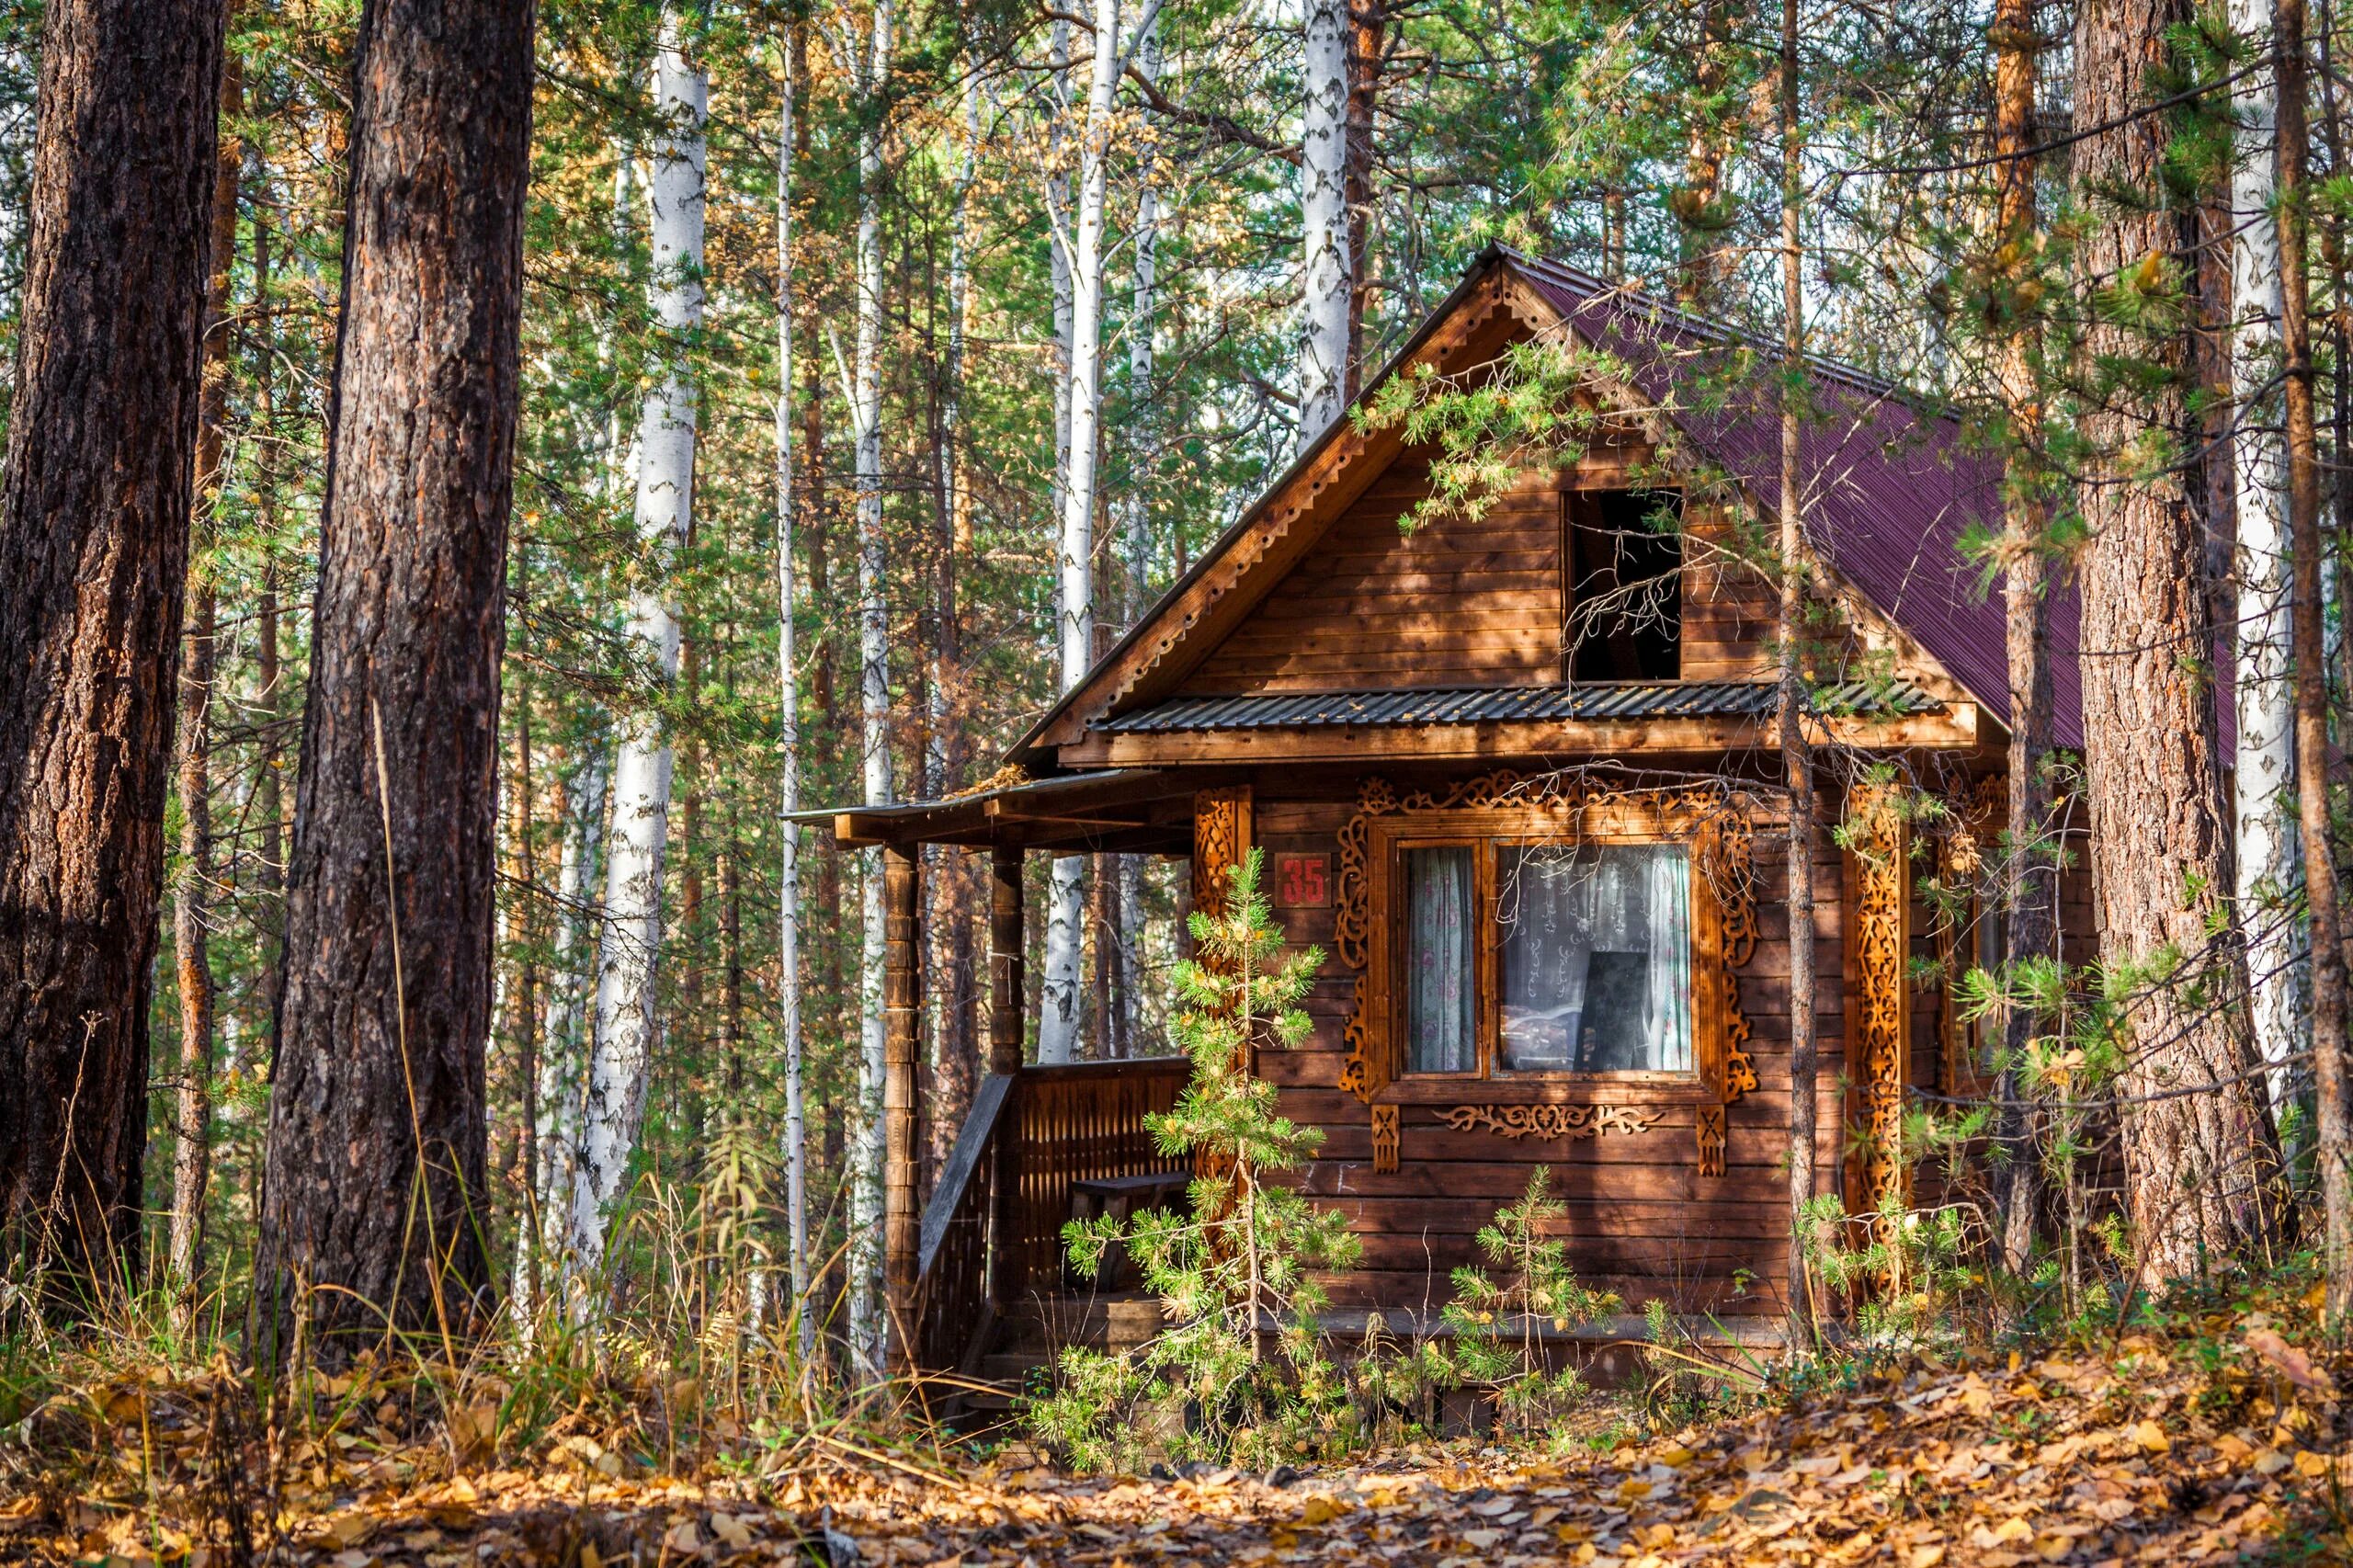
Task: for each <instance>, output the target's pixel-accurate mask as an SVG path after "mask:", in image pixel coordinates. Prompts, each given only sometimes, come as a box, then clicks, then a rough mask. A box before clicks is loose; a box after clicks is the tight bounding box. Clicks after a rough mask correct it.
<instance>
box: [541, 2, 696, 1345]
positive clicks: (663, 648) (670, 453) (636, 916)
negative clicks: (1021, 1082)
mask: <svg viewBox="0 0 2353 1568" xmlns="http://www.w3.org/2000/svg"><path fill="white" fill-rule="evenodd" d="M687 32H688V21H687V18H686V17H685V15H684V13H683V12H682V11H681V10H680V9H678V8H677V7H676V6H670V7H665V9H664V11H663V14H662V34H661V44H660V48H659V50H658V51H657V53H656V54H655V57H654V112H655V114H656V116H657V117H658V119H659V121H660V130H659V131H658V132H657V133H656V135H655V137H654V146H653V150H652V156H651V159H650V162H651V165H652V166H651V173H650V177H649V178H648V180H647V182H646V197H647V204H648V207H649V209H650V219H649V226H650V231H651V239H652V250H653V292H654V301H653V302H654V316H655V319H656V322H657V324H658V325H659V328H660V334H661V336H662V338H663V339H665V347H664V356H665V363H664V364H663V366H662V369H661V372H660V376H659V379H658V380H657V381H655V382H654V385H653V386H652V387H651V388H649V389H648V390H647V392H646V394H645V402H644V405H643V408H642V412H641V414H640V416H639V420H638V437H637V506H636V522H637V532H638V538H639V540H640V544H641V548H642V550H643V551H644V552H645V556H646V561H647V565H648V567H649V572H648V574H647V576H646V577H645V579H644V580H643V582H642V585H640V586H639V587H638V588H637V589H636V590H635V591H634V592H633V593H632V594H631V597H630V604H629V625H630V634H631V638H632V639H633V640H634V641H635V642H637V643H638V645H639V646H640V648H641V650H642V652H643V653H646V654H648V655H650V656H651V658H652V661H653V663H654V668H655V670H656V672H657V673H658V675H659V676H660V678H661V679H662V680H663V681H665V682H668V681H671V680H674V679H676V676H677V673H678V639H679V629H678V611H677V607H676V605H675V604H674V603H672V601H671V597H670V595H671V588H670V585H669V583H668V580H667V579H668V573H669V568H670V565H671V562H672V561H673V559H674V558H675V556H676V552H677V551H679V550H680V549H682V548H683V547H684V545H685V543H686V540H687V535H688V528H689V527H690V526H691V521H692V517H693V509H694V475H695V433H696V432H695V427H696V418H697V414H696V392H695V382H694V372H693V369H692V367H691V366H690V365H689V364H688V360H687V354H688V350H687V344H686V340H687V338H688V336H689V335H691V334H692V333H693V332H694V331H695V330H696V328H697V327H698V326H699V324H700V323H701V321H702V312H703V286H702V257H703V159H704V146H703V121H704V119H705V115H706V108H705V105H706V101H707V99H708V97H709V91H710V87H709V83H708V82H707V80H706V79H705V76H704V74H703V69H702V66H701V64H700V62H699V61H698V60H696V59H694V58H692V57H691V56H690V55H689V52H688V49H689V44H690V42H691V41H692V40H689V39H688V36H687ZM670 767H671V754H670V742H669V737H668V735H667V734H666V733H665V732H664V730H663V728H662V725H661V722H660V720H659V719H658V717H656V716H654V715H652V714H646V713H636V714H628V715H624V716H623V717H622V721H621V725H620V742H619V744H618V746H617V748H616V751H615V755H614V760H613V777H612V785H611V790H612V837H611V840H610V842H609V843H608V846H607V849H606V853H605V911H604V926H603V931H602V933H601V943H600V951H599V954H598V958H597V1014H596V1017H597V1025H596V1035H595V1046H594V1049H593V1051H592V1052H591V1054H590V1060H589V1069H588V1085H587V1098H586V1101H585V1105H584V1107H583V1109H582V1115H581V1128H580V1150H579V1154H578V1158H577V1163H576V1165H575V1167H574V1180H573V1190H572V1201H571V1211H572V1213H571V1233H570V1235H569V1237H568V1238H567V1248H566V1252H567V1256H566V1257H565V1259H564V1262H565V1267H566V1270H567V1275H568V1276H569V1275H573V1274H578V1275H585V1276H593V1275H594V1274H595V1273H596V1272H597V1269H598V1268H599V1267H600V1266H601V1264H602V1263H603V1260H604V1253H605V1241H606V1229H607V1226H608V1224H609V1223H610V1222H611V1219H612V1212H613V1210H614V1208H615V1207H616V1205H617V1204H618V1202H619V1201H620V1199H621V1198H622V1196H623V1194H624V1187H625V1183H626V1182H627V1179H628V1175H629V1164H630V1158H631V1153H633V1152H634V1150H635V1148H636V1146H637V1135H638V1129H639V1126H640V1123H641V1122H642V1119H643V1117H644V1114H645V1090H646V1083H647V1079H648V1077H649V1075H650V1074H651V1073H652V1070H653V1060H654V1043H655V1040H656V1039H657V1038H658V1021H657V1017H656V1013H655V1007H656V1005H657V994H656V988H655V968H656V962H657V960H658V957H659V955H660V952H661V946H662V858H663V852H664V849H665V844H666V840H667V838H668V833H669V813H670ZM592 1305H593V1303H591V1302H590V1301H588V1299H587V1297H586V1295H585V1293H584V1295H583V1296H582V1298H581V1300H580V1301H578V1302H577V1303H576V1306H577V1307H578V1308H579V1309H580V1310H586V1309H588V1308H589V1307H591V1306H592Z"/></svg>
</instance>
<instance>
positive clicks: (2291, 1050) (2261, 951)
mask: <svg viewBox="0 0 2353 1568" xmlns="http://www.w3.org/2000/svg"><path fill="white" fill-rule="evenodd" d="M2270 24H2271V15H2270V5H2269V0H2232V4H2231V28H2232V30H2233V31H2234V32H2237V33H2239V34H2241V35H2242V36H2245V37H2249V38H2261V37H2262V36H2263V35H2264V34H2265V33H2266V32H2267V31H2268V28H2269V27H2270ZM2231 108H2232V111H2233V113H2234V117H2235V118H2236V119H2237V121H2238V130H2237V132H2236V138H2237V146H2236V148H2235V150H2234V156H2233V159H2232V164H2231V229H2232V237H2231V258H2230V260H2231V345H2230V353H2231V395H2232V398H2233V401H2234V405H2235V406H2234V416H2233V420H2232V425H2233V432H2232V440H2231V457H2232V460H2233V464H2234V474H2235V487H2236V494H2235V503H2236V505H2235V507H2234V510H2235V513H2236V517H2237V556H2236V561H2235V568H2236V570H2235V572H2234V576H2235V578H2236V582H2237V587H2238V619H2237V623H2236V639H2235V643H2236V647H2235V652H2236V655H2237V662H2236V665H2235V668H2234V683H2233V684H2234V693H2235V696H2236V698H2237V703H2238V708H2237V713H2238V733H2237V743H2238V750H2237V756H2236V779H2235V785H2234V788H2235V801H2234V812H2235V815H2234V824H2233V825H2234V835H2233V836H2234V861H2235V868H2236V870H2237V872H2238V887H2237V893H2238V900H2239V910H2240V916H2241V920H2242V922H2243V926H2244V929H2245V934H2246V948H2247V951H2246V960H2247V972H2248V980H2249V983H2250V985H2251V988H2252V991H2253V999H2254V1006H2253V1007H2252V1009H2251V1010H2250V1011H2251V1017H2252V1019H2253V1023H2254V1028H2255V1043H2256V1050H2257V1051H2261V1052H2262V1054H2263V1059H2264V1061H2265V1062H2268V1063H2269V1064H2270V1066H2271V1094H2272V1099H2273V1103H2274V1104H2275V1105H2281V1106H2284V1105H2286V1104H2287V1103H2288V1100H2289V1097H2290V1095H2291V1093H2292V1090H2293V1084H2294V1080H2295V1079H2296V1078H2298V1077H2301V1076H2302V1074H2298V1073H2296V1072H2294V1071H2293V1070H2291V1069H2290V1066H2289V1065H2288V1062H2289V1058H2290V1057H2291V1056H2293V1055H2294V1054H2295V1051H2296V1037H2297V1033H2298V1029H2297V1018H2296V983H2295V981H2296V977H2295V974H2294V972H2293V970H2292V968H2291V965H2292V964H2293V962H2294V954H2295V930H2294V922H2293V921H2292V920H2291V919H2290V917H2289V915H2288V914H2287V913H2286V911H2285V910H2284V908H2282V907H2281V905H2282V903H2283V901H2284V900H2285V899H2286V898H2287V897H2288V895H2289V894H2290V892H2291V890H2292V888H2293V886H2294V882H2295V879H2296V846H2295V841H2294V839H2293V838H2292V837H2291V836H2290V813H2289V809H2288V798H2289V789H2290V772H2291V770H2292V769H2293V767H2294V764H2295V744H2294V738H2293V733H2292V726H2293V724H2294V722H2295V711H2294V710H2295V702H2294V686H2293V675H2292V671H2291V669H2290V665H2291V663H2292V651H2291V645H2290V644H2291V640H2290V625H2289V621H2290V608H2289V582H2288V577H2289V566H2288V530H2287V517H2286V495H2285V488H2286V483H2287V472H2286V456H2285V453H2284V452H2283V450H2282V449H2281V445H2280V435H2279V418H2280V403H2279V390H2278V389H2279V230H2278V228H2277V226H2276V225H2275V224H2274V222H2273V221H2272V214H2271V203H2272V198H2273V195H2274V194H2275V192H2276V190H2277V182H2276V180H2275V177H2274V173H2275V171H2274V168H2273V142H2274V135H2273V127H2272V121H2273V84H2272V82H2271V81H2270V79H2269V77H2268V73H2261V72H2257V73H2253V74H2248V75H2245V76H2243V77H2241V78H2240V79H2239V81H2238V82H2237V83H2236V84H2235V85H2234V86H2233V88H2232V91H2231ZM2267 904H2268V906H2269V907H2268V908H2267V907H2266V905H2267Z"/></svg>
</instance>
